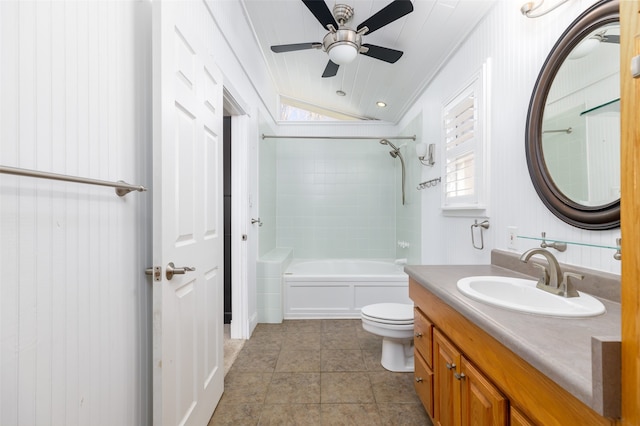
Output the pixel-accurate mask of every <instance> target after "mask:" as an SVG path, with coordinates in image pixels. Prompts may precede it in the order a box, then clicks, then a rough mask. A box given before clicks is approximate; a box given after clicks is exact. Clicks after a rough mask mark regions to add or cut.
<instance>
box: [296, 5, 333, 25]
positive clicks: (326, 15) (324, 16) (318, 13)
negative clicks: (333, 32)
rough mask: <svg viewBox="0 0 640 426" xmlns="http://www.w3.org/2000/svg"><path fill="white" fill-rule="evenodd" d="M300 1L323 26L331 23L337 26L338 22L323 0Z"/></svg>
mask: <svg viewBox="0 0 640 426" xmlns="http://www.w3.org/2000/svg"><path fill="white" fill-rule="evenodd" d="M302 3H304V5H305V6H307V8H308V9H309V10H310V11H311V13H313V16H315V17H316V19H317V20H318V22H320V24H322V26H323V27H324V28H327V26H328V25H329V24H331V25H333V28H336V29H337V28H338V23H337V22H336V20H335V18H334V17H333V14H332V13H331V11H330V10H329V7H328V6H327V4H326V3H325V2H324V0H302ZM327 29H328V28H327Z"/></svg>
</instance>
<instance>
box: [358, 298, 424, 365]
mask: <svg viewBox="0 0 640 426" xmlns="http://www.w3.org/2000/svg"><path fill="white" fill-rule="evenodd" d="M360 317H361V318H362V328H364V329H365V330H366V331H368V332H369V333H372V334H375V335H378V336H381V337H382V359H381V360H380V363H381V364H382V366H383V367H384V368H386V369H387V370H389V371H396V372H409V371H413V305H407V304H403V303H376V304H374V305H368V306H364V307H363V308H362V309H361V311H360Z"/></svg>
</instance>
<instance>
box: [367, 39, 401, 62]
mask: <svg viewBox="0 0 640 426" xmlns="http://www.w3.org/2000/svg"><path fill="white" fill-rule="evenodd" d="M362 47H366V48H368V49H369V50H368V51H367V52H362V54H363V55H365V56H370V57H372V58H375V59H380V60H381V61H385V62H389V63H390V64H394V63H396V61H397V60H398V59H400V57H401V56H402V54H403V52H401V51H399V50H394V49H389V48H388V47H382V46H375V45H373V44H366V43H365V44H363V45H362Z"/></svg>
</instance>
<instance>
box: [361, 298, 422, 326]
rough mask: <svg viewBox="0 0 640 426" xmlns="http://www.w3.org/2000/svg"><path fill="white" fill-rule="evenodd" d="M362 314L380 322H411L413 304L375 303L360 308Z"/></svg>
mask: <svg viewBox="0 0 640 426" xmlns="http://www.w3.org/2000/svg"><path fill="white" fill-rule="evenodd" d="M361 312H362V315H364V316H366V317H369V318H372V319H374V320H378V321H380V322H387V323H396V324H411V323H412V322H413V305H407V304H404V303H377V304H375V305H368V306H364V307H363V308H362V311H361Z"/></svg>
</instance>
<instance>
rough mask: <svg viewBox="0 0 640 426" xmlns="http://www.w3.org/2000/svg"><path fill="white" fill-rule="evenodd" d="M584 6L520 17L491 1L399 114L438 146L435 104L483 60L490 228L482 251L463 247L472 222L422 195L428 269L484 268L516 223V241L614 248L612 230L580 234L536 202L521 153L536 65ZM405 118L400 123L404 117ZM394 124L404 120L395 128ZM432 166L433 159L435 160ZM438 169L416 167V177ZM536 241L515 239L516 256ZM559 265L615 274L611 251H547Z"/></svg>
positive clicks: (435, 195) (512, 7)
mask: <svg viewBox="0 0 640 426" xmlns="http://www.w3.org/2000/svg"><path fill="white" fill-rule="evenodd" d="M592 3H593V2H592V1H574V2H569V3H567V4H565V5H563V6H561V8H559V9H557V10H556V11H554V12H551V13H550V14H548V15H546V16H544V17H541V18H537V19H528V18H525V17H523V16H522V14H521V13H520V10H519V8H520V3H514V2H512V1H507V0H499V1H498V2H497V4H496V5H495V6H494V7H493V9H492V10H491V11H490V12H489V13H488V15H487V16H486V18H485V19H484V20H483V21H482V22H481V23H480V24H479V25H478V26H477V27H476V28H475V29H474V30H473V32H472V33H471V34H470V36H469V38H468V39H467V40H466V41H465V42H464V43H462V45H461V46H460V47H459V49H458V50H457V51H456V52H455V54H453V55H452V57H451V58H450V60H449V61H448V62H447V63H446V65H444V66H443V67H442V69H441V71H440V72H439V74H438V75H437V76H436V78H435V79H434V80H433V81H432V82H431V84H430V85H429V87H428V88H427V89H426V90H425V92H424V93H423V95H422V96H421V98H420V99H419V100H418V102H417V103H416V105H414V107H413V108H412V110H411V111H410V112H409V113H408V114H407V117H413V114H414V113H422V115H423V122H424V138H425V142H429V141H431V142H436V143H440V140H441V137H440V117H441V108H442V104H443V103H444V102H445V100H446V99H447V98H449V97H450V96H451V95H452V94H454V93H455V91H456V90H458V89H459V88H460V85H461V84H462V82H464V81H465V80H466V79H468V78H469V77H470V76H471V74H472V73H473V72H474V71H475V70H477V69H478V68H479V67H480V66H481V64H482V63H483V62H484V61H485V60H486V58H491V61H492V73H491V87H492V89H491V123H490V160H489V164H490V203H489V205H490V209H489V211H488V217H489V220H490V223H491V227H490V229H489V230H488V231H486V232H485V247H486V248H485V249H484V250H482V251H479V250H475V249H473V248H472V246H471V236H470V225H471V224H472V223H473V220H474V217H468V218H452V217H444V216H442V214H441V210H440V208H439V206H440V194H439V191H433V190H431V191H430V190H424V191H422V193H423V194H422V215H423V222H422V261H423V262H424V263H428V264H439V263H449V264H464V263H487V262H489V261H490V249H492V248H501V249H507V235H508V234H507V226H511V225H513V226H517V227H518V233H519V234H520V235H523V236H529V237H539V236H540V232H542V231H545V232H546V233H547V236H548V237H550V238H557V239H563V240H568V241H576V242H581V243H587V244H599V245H607V246H614V245H615V239H616V237H619V236H620V230H619V229H614V230H609V231H585V230H581V229H578V228H575V227H572V226H570V225H567V224H565V223H564V222H562V221H560V220H559V219H558V218H556V217H555V216H554V215H553V214H552V213H551V212H550V211H548V210H547V208H546V207H545V206H544V205H543V204H542V202H541V200H540V199H539V197H538V195H537V194H536V192H535V190H534V188H533V185H532V183H531V179H530V178H529V173H528V170H527V164H526V159H525V151H524V135H525V123H526V116H527V109H528V105H529V99H530V96H531V92H532V90H533V86H534V84H535V81H536V78H537V76H538V73H539V71H540V68H541V67H542V64H543V62H544V60H545V58H546V56H547V54H548V53H549V51H550V50H551V48H552V47H553V45H554V43H555V42H556V40H557V38H558V37H559V36H560V35H561V34H562V32H563V31H564V29H565V28H566V27H567V26H569V25H570V24H571V22H572V21H573V20H574V19H575V18H576V17H577V16H578V15H579V14H580V13H581V12H582V11H583V10H585V9H586V8H587V7H588V6H590V5H591V4H592ZM407 119H408V118H407ZM400 124H401V125H403V124H404V122H401V123H400ZM436 160H437V161H438V160H439V158H437V159H436ZM440 172H441V170H439V169H438V170H435V169H434V170H427V169H426V168H425V169H423V179H424V180H427V179H431V178H434V177H437V176H439V175H440ZM538 244H539V242H536V241H531V240H525V239H518V250H517V251H518V252H523V251H524V250H526V249H528V248H531V247H534V246H537V245H538ZM554 254H556V255H557V257H558V259H559V260H560V261H561V262H565V263H570V264H574V265H584V266H587V267H590V268H594V269H599V270H604V271H609V272H613V273H620V262H619V261H616V260H614V259H613V254H614V250H611V249H601V248H590V247H581V246H573V245H572V246H570V247H569V248H568V249H567V251H566V252H565V253H558V252H555V251H554Z"/></svg>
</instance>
